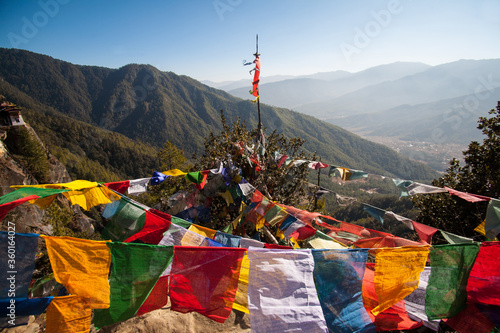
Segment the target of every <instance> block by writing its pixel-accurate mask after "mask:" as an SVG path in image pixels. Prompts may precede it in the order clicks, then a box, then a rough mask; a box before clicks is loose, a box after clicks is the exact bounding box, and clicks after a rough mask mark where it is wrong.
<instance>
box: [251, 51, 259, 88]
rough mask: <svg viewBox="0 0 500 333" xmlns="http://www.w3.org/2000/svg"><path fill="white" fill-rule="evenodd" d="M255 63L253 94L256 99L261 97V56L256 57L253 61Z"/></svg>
mask: <svg viewBox="0 0 500 333" xmlns="http://www.w3.org/2000/svg"><path fill="white" fill-rule="evenodd" d="M253 62H254V63H255V68H254V74H253V82H252V92H251V94H252V95H254V96H255V97H259V81H260V79H259V77H260V59H259V56H256V57H255V60H254V61H253Z"/></svg>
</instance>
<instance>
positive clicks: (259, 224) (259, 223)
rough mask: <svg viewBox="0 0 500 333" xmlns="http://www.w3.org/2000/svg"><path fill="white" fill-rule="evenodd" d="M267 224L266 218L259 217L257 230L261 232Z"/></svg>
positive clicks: (256, 225)
mask: <svg viewBox="0 0 500 333" xmlns="http://www.w3.org/2000/svg"><path fill="white" fill-rule="evenodd" d="M265 223H266V219H265V218H264V216H259V217H258V218H257V223H256V224H255V230H257V231H260V229H262V227H263V226H264V224H265Z"/></svg>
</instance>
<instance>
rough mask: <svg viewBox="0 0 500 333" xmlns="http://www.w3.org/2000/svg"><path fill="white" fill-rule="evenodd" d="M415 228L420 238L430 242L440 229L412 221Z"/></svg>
mask: <svg viewBox="0 0 500 333" xmlns="http://www.w3.org/2000/svg"><path fill="white" fill-rule="evenodd" d="M411 223H412V224H413V228H414V229H415V231H416V232H417V234H418V236H419V237H420V239H421V240H422V241H424V242H426V243H428V244H431V243H432V236H433V235H434V234H435V233H436V232H437V231H438V230H439V229H436V228H433V227H431V226H428V225H425V224H422V223H418V222H415V221H411Z"/></svg>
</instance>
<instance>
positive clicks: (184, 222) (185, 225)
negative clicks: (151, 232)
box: [170, 215, 193, 229]
mask: <svg viewBox="0 0 500 333" xmlns="http://www.w3.org/2000/svg"><path fill="white" fill-rule="evenodd" d="M170 222H172V223H173V224H175V225H178V226H179V227H183V228H185V229H189V227H190V226H191V224H193V223H191V222H189V221H187V220H184V219H181V218H180V217H177V216H173V215H172V217H171V219H170Z"/></svg>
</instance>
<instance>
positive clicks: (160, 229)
mask: <svg viewBox="0 0 500 333" xmlns="http://www.w3.org/2000/svg"><path fill="white" fill-rule="evenodd" d="M145 214H146V221H145V223H144V227H143V228H142V229H141V230H140V231H139V232H137V233H136V234H134V235H132V236H131V237H129V238H127V239H126V240H124V241H123V242H124V243H130V242H133V241H137V240H140V241H142V242H143V243H147V244H154V245H157V244H158V243H159V242H160V241H161V239H162V238H163V233H164V232H165V231H167V230H168V228H169V227H170V219H171V216H170V214H167V213H163V212H160V211H158V210H156V209H150V210H148V211H146V213H145Z"/></svg>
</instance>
